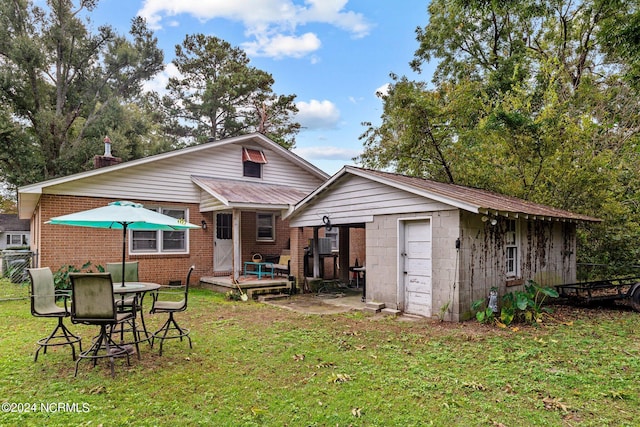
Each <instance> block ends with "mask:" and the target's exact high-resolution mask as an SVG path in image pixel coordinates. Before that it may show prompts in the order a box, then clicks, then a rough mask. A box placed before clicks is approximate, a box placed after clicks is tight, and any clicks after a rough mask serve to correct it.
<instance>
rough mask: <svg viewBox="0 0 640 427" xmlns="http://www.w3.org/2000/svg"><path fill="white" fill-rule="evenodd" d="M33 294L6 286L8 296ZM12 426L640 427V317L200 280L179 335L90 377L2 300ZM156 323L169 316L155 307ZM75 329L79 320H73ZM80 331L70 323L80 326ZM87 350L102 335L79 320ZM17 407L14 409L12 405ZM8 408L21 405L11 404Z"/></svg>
mask: <svg viewBox="0 0 640 427" xmlns="http://www.w3.org/2000/svg"><path fill="white" fill-rule="evenodd" d="M26 295H27V287H26V286H20V285H14V284H10V283H8V282H0V298H2V297H6V296H26ZM0 310H1V311H2V316H1V317H0V330H1V331H2V332H1V333H0V350H1V351H0V402H1V403H3V405H2V407H3V412H2V413H0V425H2V426H17V425H20V426H30V425H33V426H40V425H47V426H68V425H82V426H85V425H86V426H88V425H91V426H100V425H103V426H126V425H132V426H133V425H135V426H154V425H158V426H164V425H172V426H173V425H180V426H182V425H188V426H197V425H202V426H212V425H215V426H263V425H264V426H399V425H402V426H424V425H435V426H457V425H462V426H523V425H527V426H535V425H544V426H548V425H552V426H562V425H566V426H605V425H606V426H633V425H636V426H637V425H638V423H639V422H640V421H639V420H640V381H638V372H640V338H639V335H638V325H639V324H640V317H639V315H638V313H635V312H633V311H630V310H627V309H621V308H610V309H606V310H595V309H591V310H590V309H577V308H565V307H560V308H559V309H558V311H557V312H556V314H555V315H554V318H553V319H548V320H547V321H546V322H545V323H544V324H543V325H541V326H539V327H524V326H520V327H519V328H512V329H499V328H495V327H490V326H486V325H481V324H478V323H476V322H466V323H460V324H449V323H441V322H438V321H435V320H411V321H408V320H401V319H392V318H384V317H379V316H369V315H365V314H362V313H348V314H336V315H325V316H318V315H305V314H300V313H295V312H292V311H289V310H285V309H282V308H277V307H273V306H270V305H265V304H261V303H257V302H242V301H227V300H225V299H224V296H223V295H220V294H215V293H212V292H210V291H208V290H203V289H194V290H193V292H192V294H191V296H190V305H189V309H188V311H187V312H185V313H180V314H178V315H177V319H178V321H179V322H180V323H181V324H182V325H183V326H188V327H191V335H192V338H193V350H189V347H188V344H187V343H186V341H185V342H180V341H179V340H171V341H168V342H167V343H165V346H164V353H163V355H162V356H159V355H158V351H157V348H154V349H150V348H149V346H148V345H146V344H144V345H143V346H142V348H141V356H142V360H140V361H139V360H138V359H137V358H136V357H133V358H132V359H131V366H127V365H126V362H124V361H123V360H118V361H116V376H115V378H111V376H110V371H109V368H108V365H107V363H105V362H104V361H102V362H99V363H98V366H97V367H95V368H93V367H92V366H91V364H90V363H89V362H86V361H83V362H82V363H81V365H80V371H79V373H78V376H77V377H75V378H74V377H73V368H74V365H73V362H72V360H71V351H70V349H69V348H68V347H63V348H55V349H50V350H49V351H48V353H47V354H46V355H45V354H42V352H41V354H40V356H39V358H38V362H36V363H34V362H33V355H34V352H35V350H36V346H35V342H36V341H37V340H38V339H39V338H41V337H43V336H45V335H46V334H48V332H49V331H50V330H51V329H52V328H53V326H54V325H55V321H54V320H49V319H42V318H34V317H32V316H31V314H30V311H29V301H28V299H12V300H3V301H0ZM147 319H149V323H151V324H152V325H155V326H157V325H158V324H159V323H160V322H161V320H162V319H164V317H163V316H159V315H156V316H148V317H147ZM68 324H70V322H68ZM70 325H71V324H70ZM71 328H72V330H73V331H74V332H77V333H79V334H80V335H81V336H83V337H84V340H85V344H84V345H85V346H87V345H88V341H89V339H90V337H91V336H92V335H93V334H95V333H96V331H97V328H96V327H92V326H85V325H71ZM12 403H14V404H15V405H13V406H12V405H7V404H12ZM7 408H9V409H14V410H15V411H14V412H6V410H7Z"/></svg>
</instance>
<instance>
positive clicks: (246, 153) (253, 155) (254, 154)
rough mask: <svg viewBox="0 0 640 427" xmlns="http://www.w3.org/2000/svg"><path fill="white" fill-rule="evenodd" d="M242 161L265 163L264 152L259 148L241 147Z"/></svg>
mask: <svg viewBox="0 0 640 427" xmlns="http://www.w3.org/2000/svg"><path fill="white" fill-rule="evenodd" d="M242 161H243V162H253V163H261V164H265V163H267V158H266V157H265V156H264V153H263V152H262V151H260V150H252V149H251V148H243V149H242Z"/></svg>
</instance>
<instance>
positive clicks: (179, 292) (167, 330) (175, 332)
mask: <svg viewBox="0 0 640 427" xmlns="http://www.w3.org/2000/svg"><path fill="white" fill-rule="evenodd" d="M194 269H195V266H193V265H192V266H191V267H189V271H188V273H187V282H186V283H185V285H184V286H165V287H163V288H164V289H167V288H169V289H173V290H172V291H158V292H156V293H155V294H153V306H152V307H151V314H155V313H168V314H169V317H168V318H167V320H166V322H164V324H163V325H162V326H161V327H160V329H158V330H157V331H156V332H155V333H154V334H153V335H152V336H151V347H153V344H154V341H155V340H156V339H158V340H160V355H161V356H162V345H163V344H164V340H167V339H174V338H180V341H182V338H183V337H186V338H187V339H188V340H189V348H193V346H192V345H191V337H190V336H189V332H190V330H189V329H186V328H182V327H180V326H179V325H178V323H177V322H176V320H175V319H174V317H173V314H174V313H178V312H180V311H185V310H186V309H187V301H188V297H189V281H190V280H191V273H192V272H193V270H194ZM160 295H173V298H171V299H164V300H163V299H160ZM177 298H181V299H180V300H179V301H178V300H177Z"/></svg>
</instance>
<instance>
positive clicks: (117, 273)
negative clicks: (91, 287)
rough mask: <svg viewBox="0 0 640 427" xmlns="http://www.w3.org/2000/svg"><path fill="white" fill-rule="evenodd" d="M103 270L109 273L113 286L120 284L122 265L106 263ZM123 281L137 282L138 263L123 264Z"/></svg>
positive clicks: (119, 263)
mask: <svg viewBox="0 0 640 427" xmlns="http://www.w3.org/2000/svg"><path fill="white" fill-rule="evenodd" d="M105 270H106V271H107V272H108V273H111V280H112V281H113V283H114V284H118V283H122V263H121V262H108V263H106V264H105ZM124 281H125V282H137V281H138V261H129V262H125V263H124Z"/></svg>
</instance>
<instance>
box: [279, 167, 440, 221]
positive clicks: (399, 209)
mask: <svg viewBox="0 0 640 427" xmlns="http://www.w3.org/2000/svg"><path fill="white" fill-rule="evenodd" d="M327 190H328V191H327ZM327 190H325V191H326V192H325V193H320V194H319V195H318V197H317V198H316V200H315V201H313V202H312V203H311V204H310V205H309V206H307V207H305V209H304V210H303V211H302V212H300V214H299V215H297V216H295V218H293V219H292V220H291V223H290V225H291V226H293V227H311V226H317V225H321V224H322V217H323V216H325V215H326V216H328V217H329V218H330V220H331V223H332V224H334V225H339V224H354V223H361V222H372V221H373V217H374V216H375V215H389V214H402V213H412V212H430V211H431V212H433V211H442V210H450V209H451V206H448V205H445V204H444V203H440V202H436V201H433V200H429V199H427V198H425V197H422V196H417V195H415V194H411V193H409V192H406V191H402V190H399V189H396V188H393V187H390V186H388V185H385V184H381V183H378V182H375V181H371V180H368V179H365V178H362V177H359V176H354V175H345V177H344V178H343V179H342V180H340V181H338V182H336V183H335V184H334V185H333V186H332V187H331V189H330V190H329V189H327Z"/></svg>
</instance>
